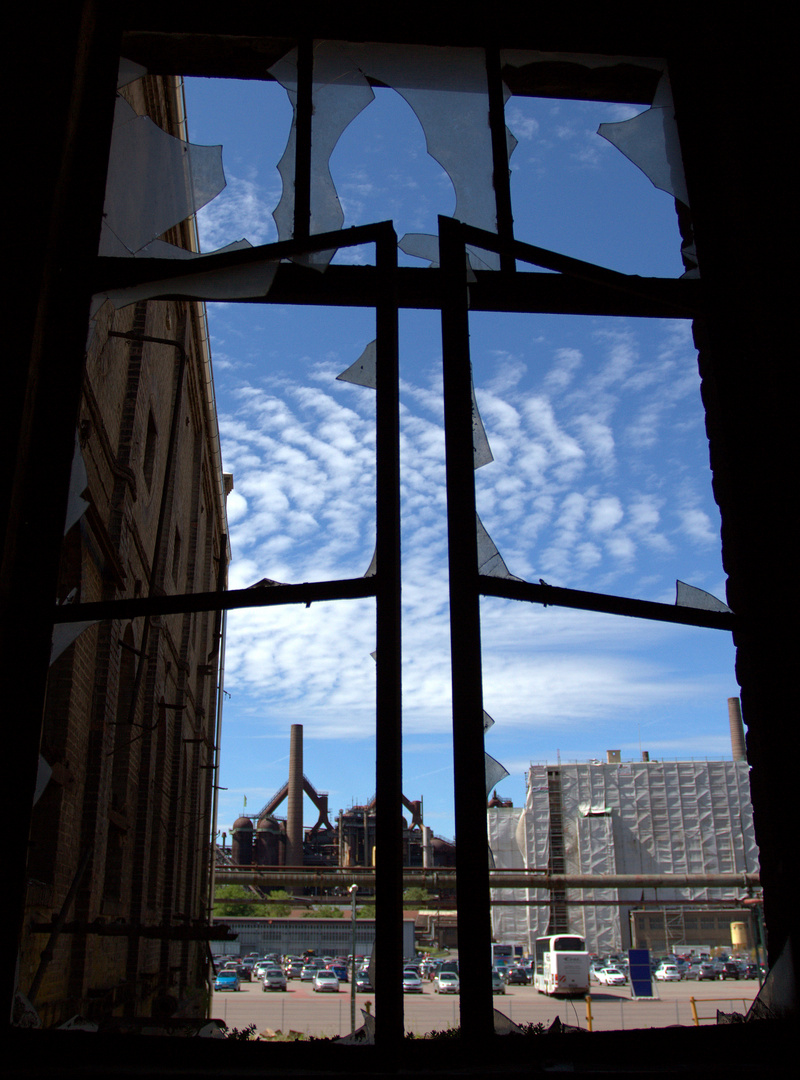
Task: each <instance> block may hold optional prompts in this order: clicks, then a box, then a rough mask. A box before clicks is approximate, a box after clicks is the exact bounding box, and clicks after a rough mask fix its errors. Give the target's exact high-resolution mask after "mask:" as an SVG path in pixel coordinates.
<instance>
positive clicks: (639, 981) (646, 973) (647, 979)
mask: <svg viewBox="0 0 800 1080" xmlns="http://www.w3.org/2000/svg"><path fill="white" fill-rule="evenodd" d="M628 963H629V965H630V976H631V997H650V998H651V997H652V996H653V973H652V971H651V969H650V950H649V949H628Z"/></svg>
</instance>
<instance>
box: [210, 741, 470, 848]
mask: <svg viewBox="0 0 800 1080" xmlns="http://www.w3.org/2000/svg"><path fill="white" fill-rule="evenodd" d="M304 794H305V795H307V796H308V797H309V799H310V800H311V802H312V803H313V804H314V806H315V807H316V810H317V814H318V816H317V820H316V822H315V824H314V825H313V826H311V827H310V828H305V827H304V826H303V813H302V811H303V795H304ZM284 801H286V803H287V806H286V817H285V818H282V817H277V816H276V811H277V810H278V809H279V807H280V806H281V804H282V803H283V802H284ZM402 804H403V807H404V808H405V810H406V811H408V817H407V818H406V817H404V818H403V865H404V866H406V867H419V868H429V867H452V866H455V845H454V844H452V843H451V842H450V841H448V840H445V839H443V838H442V837H439V836H434V835H433V832H432V831H431V829H429V828H428V827H427V826H426V825H425V824H424V822H423V820H422V800H421V799H416V800H413V801H412V800H409V799H407V798H406V797H405V796H403V799H402ZM375 850H376V815H375V799H374V798H373V799H371V800H370V801H369V802H367V803H365V804H364V805H360V806H351V807H349V808H348V809H346V810H343V809H340V810H339V814H338V816H337V817H336V819H335V821H334V822H333V823H331V820H330V817H329V807H328V794H327V792H320V791H318V790H317V789H316V788H315V787H314V785H313V784H312V783H311V781H310V780H309V778H308V777H307V776H305V774H304V773H303V725H302V724H293V725H292V728H291V738H290V750H289V778H288V780H287V781H286V783H285V784H284V785H283V786H282V787H281V788H279V789H278V791H276V792H275V794H274V795H273V796H272V798H271V799H270V800H269V801H268V802H267V803H266V804H265V805H264V806H263V807H262V808H261V810H260V811H259V812H258V814H256V815H255V816H254V817H251V816H249V815H247V814H242V815H241V816H240V817H238V818H237V819H236V821H234V823H233V826H232V829H231V846H230V851H226V850H225V849H224V847H223V850H222V851H220V852H218V862H222V863H224V864H225V865H230V864H233V865H234V866H238V867H251V866H252V867H256V866H258V867H265V868H266V867H271V868H273V869H275V868H278V867H292V868H299V867H341V868H345V867H369V866H374V865H375Z"/></svg>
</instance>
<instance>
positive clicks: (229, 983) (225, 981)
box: [214, 968, 239, 993]
mask: <svg viewBox="0 0 800 1080" xmlns="http://www.w3.org/2000/svg"><path fill="white" fill-rule="evenodd" d="M238 989H239V976H238V975H237V974H236V972H235V971H233V970H232V969H230V968H229V969H227V970H225V971H221V972H220V973H219V975H217V977H216V979H214V990H215V992H217V993H219V992H220V991H222V990H238Z"/></svg>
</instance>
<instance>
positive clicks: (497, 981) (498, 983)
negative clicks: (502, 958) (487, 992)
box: [492, 968, 506, 994]
mask: <svg viewBox="0 0 800 1080" xmlns="http://www.w3.org/2000/svg"><path fill="white" fill-rule="evenodd" d="M505 992H506V984H505V983H504V982H503V976H502V975H501V974H500V972H499V971H498V970H497V968H492V993H493V994H504V993H505Z"/></svg>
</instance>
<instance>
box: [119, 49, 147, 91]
mask: <svg viewBox="0 0 800 1080" xmlns="http://www.w3.org/2000/svg"><path fill="white" fill-rule="evenodd" d="M146 74H147V68H146V67H142V65H141V64H137V63H136V61H135V60H128V59H126V57H124V56H122V57H120V61H119V71H118V72H117V90H119V89H120V87H122V86H127V85H128V83H132V82H136V80H137V79H143V78H144V77H145V75H146Z"/></svg>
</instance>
